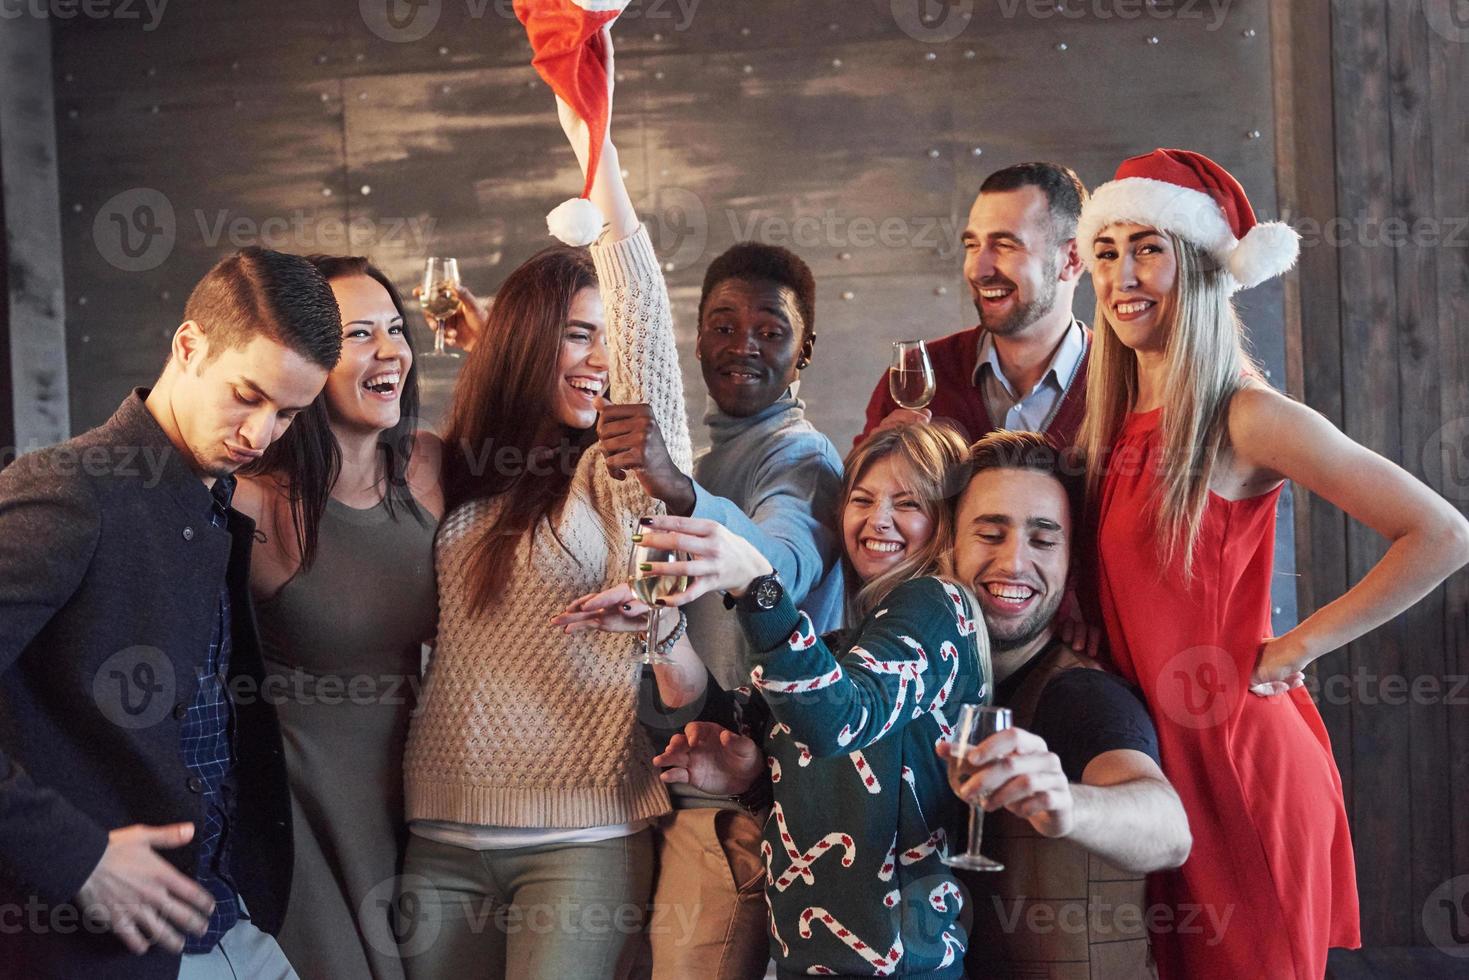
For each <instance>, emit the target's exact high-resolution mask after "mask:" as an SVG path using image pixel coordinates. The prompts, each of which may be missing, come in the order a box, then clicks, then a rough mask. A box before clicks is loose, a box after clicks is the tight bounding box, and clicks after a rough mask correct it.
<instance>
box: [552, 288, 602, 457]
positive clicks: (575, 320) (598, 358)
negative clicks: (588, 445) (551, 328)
mask: <svg viewBox="0 0 1469 980" xmlns="http://www.w3.org/2000/svg"><path fill="white" fill-rule="evenodd" d="M607 381H608V368H607V318H606V315H605V313H604V312H603V309H602V294H601V293H600V292H598V291H597V290H596V289H590V288H588V289H583V290H581V291H580V292H578V293H577V294H576V296H575V297H574V298H573V299H572V301H571V310H570V312H569V313H568V314H567V317H566V326H565V328H564V329H563V330H562V332H561V355H560V358H559V359H558V361H557V364H556V393H555V396H554V397H553V398H552V404H553V405H554V406H555V415H556V421H557V422H560V423H561V424H562V425H564V426H567V427H568V428H572V429H590V428H591V427H592V426H594V425H596V424H597V398H598V397H599V396H601V395H604V394H605V393H606V392H607Z"/></svg>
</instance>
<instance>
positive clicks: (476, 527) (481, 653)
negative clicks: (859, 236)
mask: <svg viewBox="0 0 1469 980" xmlns="http://www.w3.org/2000/svg"><path fill="white" fill-rule="evenodd" d="M609 50H610V46H609ZM610 73H611V72H610V65H609V75H610ZM563 124H564V125H565V126H566V127H567V129H568V135H570V136H572V138H573V143H575V135H574V132H573V129H574V127H575V126H576V121H575V120H574V119H569V118H568V115H567V114H566V113H565V112H563ZM584 166H585V162H584ZM595 173H596V177H595V180H594V182H593V189H592V194H591V197H592V201H593V202H594V203H595V204H597V205H598V207H599V208H600V209H601V210H602V212H603V214H605V215H606V216H607V217H608V219H609V228H608V229H607V231H606V232H605V233H604V234H603V236H602V238H601V240H600V241H599V242H597V243H596V244H594V245H592V247H591V250H590V255H588V253H587V252H586V251H585V250H582V249H574V248H569V247H564V246H560V247H555V248H550V249H547V250H545V251H543V252H541V253H540V254H538V255H536V256H534V257H532V258H531V259H530V260H528V261H527V262H526V263H525V264H524V265H522V266H521V267H520V268H518V269H517V270H516V271H515V272H513V273H512V274H511V275H510V277H509V278H508V279H507V280H506V282H505V284H504V286H503V287H502V288H501V289H500V291H499V292H498V294H497V295H496V298H495V303H494V306H493V308H492V309H491V311H490V315H489V322H488V324H487V326H486V329H485V333H484V336H483V339H481V340H480V342H479V345H478V346H477V347H476V349H475V350H474V352H473V353H472V355H471V357H470V359H469V361H468V362H467V364H466V365H465V367H464V371H463V375H462V376H461V378H460V381H459V384H458V387H457V389H456V391H455V399H454V405H453V407H452V409H451V415H450V423H449V426H448V431H447V432H446V434H445V439H444V442H445V497H446V501H445V503H446V515H447V516H446V518H445V520H444V522H443V525H442V527H441V529H440V533H439V537H438V541H437V545H436V552H435V565H436V569H437V573H438V582H439V596H440V598H439V627H438V643H437V647H436V649H435V652H434V656H433V659H432V661H431V663H430V664H429V668H428V672H427V676H426V679H425V685H424V691H423V700H422V705H421V709H420V711H419V714H418V715H417V717H416V718H415V719H414V722H413V726H412V729H411V732H410V735H409V741H408V750H407V757H406V760H405V766H404V769H405V782H406V791H407V809H408V819H409V821H410V831H411V836H410V841H409V845H408V850H407V855H406V859H405V867H404V875H403V886H402V891H403V894H402V896H401V897H400V902H399V905H400V911H401V913H402V916H403V919H404V922H403V927H402V937H401V941H402V946H403V949H402V952H403V958H404V964H405V966H406V968H407V972H408V975H409V977H410V978H440V977H452V978H456V980H458V978H463V977H469V976H485V975H487V974H488V975H490V976H504V975H506V974H507V973H508V974H509V975H513V976H516V977H546V978H552V977H554V978H562V977H569V976H585V977H612V976H616V975H618V973H619V972H620V970H621V969H622V966H621V964H622V963H623V962H624V961H625V958H626V956H628V955H631V953H630V950H629V949H628V947H629V945H630V944H629V943H628V940H629V939H630V938H632V937H635V936H636V935H637V933H638V931H639V930H640V928H641V925H642V919H643V914H644V908H645V906H646V903H647V901H648V896H649V893H650V889H651V880H652V873H653V867H652V865H653V853H652V844H651V842H650V831H649V830H648V825H649V822H650V821H651V820H652V818H655V817H658V816H660V815H662V814H664V813H667V812H668V811H669V809H670V807H669V801H668V794H667V792H666V790H665V789H664V787H663V784H662V783H661V782H660V780H659V778H658V773H657V771H656V770H655V769H654V767H653V765H652V763H651V759H652V757H653V755H654V751H655V750H654V748H653V747H652V746H650V745H649V744H648V742H647V740H646V737H645V736H644V735H643V733H642V730H641V728H640V726H639V725H638V722H637V717H636V715H637V698H638V682H639V675H640V671H641V666H640V664H639V662H638V659H637V657H636V656H635V654H634V644H633V643H632V642H630V641H629V639H628V638H627V637H625V636H624V637H619V636H616V635H612V634H605V633H583V634H580V635H577V636H570V637H568V636H566V635H564V634H563V633H562V632H561V631H560V630H558V629H556V628H554V627H553V626H551V625H550V623H549V620H550V618H551V617H552V616H553V615H554V614H555V613H556V612H557V611H558V610H560V609H561V608H563V607H564V606H566V605H567V603H569V602H570V601H571V600H572V599H574V598H575V597H576V596H579V595H582V594H584V593H587V592H590V591H596V590H598V589H602V588H605V587H606V586H607V585H609V584H611V583H612V582H614V581H616V580H618V579H624V580H625V578H626V563H627V558H628V552H629V549H630V548H631V547H632V542H631V538H632V535H633V533H634V530H635V527H636V524H637V518H638V516H639V515H640V514H642V513H644V512H646V511H647V510H648V509H650V507H651V504H650V501H649V500H648V498H647V497H646V496H645V494H644V493H643V491H642V488H641V486H640V484H639V483H638V481H637V480H635V479H632V478H624V479H620V480H619V479H617V478H616V477H615V476H614V475H613V474H614V472H616V475H617V476H625V474H623V473H621V472H619V471H617V463H618V462H619V454H618V453H617V452H612V453H610V454H609V453H607V452H604V448H603V447H602V446H601V445H600V444H597V443H595V439H596V432H595V429H594V426H595V424H596V421H597V414H598V408H599V407H600V406H601V405H603V404H605V403H604V402H603V401H602V396H603V395H604V394H606V395H607V397H608V398H610V400H611V401H612V402H614V403H619V404H621V403H643V404H647V405H649V406H650V407H651V410H652V412H653V414H654V416H655V417H656V419H657V422H658V425H659V428H660V429H661V430H662V431H663V433H664V437H665V439H666V441H667V443H668V448H669V452H670V454H671V455H672V457H673V460H674V462H675V463H676V464H677V465H678V466H680V467H681V468H683V469H686V470H687V469H688V468H689V467H690V466H691V464H692V460H691V455H692V453H691V449H690V443H689V431H688V422H687V420H686V418H685V415H684V399H683V386H682V382H681V376H680V373H679V365H678V357H677V354H676V351H675V349H674V338H673V325H672V320H671V318H670V315H669V304H668V293H667V289H666V287H665V285H664V282H663V277H662V274H661V272H660V270H659V265H658V262H657V260H656V257H655V256H654V254H653V249H652V245H651V244H650V242H649V240H648V234H647V231H646V229H644V228H643V227H642V226H641V225H640V224H639V223H638V220H637V217H636V215H635V213H634V211H633V208H632V204H631V202H630V200H629V199H628V195H627V191H626V189H625V187H624V186H623V182H622V177H621V171H620V164H619V161H618V157H617V152H616V149H615V148H614V147H613V145H612V143H611V141H610V139H609V140H608V141H607V142H606V144H605V145H604V146H603V148H602V152H601V161H600V164H598V165H596V169H595ZM609 389H610V392H609ZM665 619H666V620H673V619H674V617H671V616H670V617H665ZM669 625H670V626H672V625H673V624H672V623H670V624H669Z"/></svg>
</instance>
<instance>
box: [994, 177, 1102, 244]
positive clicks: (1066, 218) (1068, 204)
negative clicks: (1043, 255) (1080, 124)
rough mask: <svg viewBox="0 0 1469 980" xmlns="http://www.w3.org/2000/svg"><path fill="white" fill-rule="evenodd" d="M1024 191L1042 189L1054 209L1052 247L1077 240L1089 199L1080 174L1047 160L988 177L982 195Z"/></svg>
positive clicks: (1052, 215)
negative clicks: (1032, 188)
mask: <svg viewBox="0 0 1469 980" xmlns="http://www.w3.org/2000/svg"><path fill="white" fill-rule="evenodd" d="M1022 187H1038V188H1040V190H1041V193H1043V194H1045V195H1046V204H1047V205H1049V207H1050V209H1051V244H1053V245H1060V244H1061V243H1062V242H1064V241H1066V240H1067V239H1070V238H1075V237H1076V223H1077V221H1079V220H1080V219H1081V206H1082V205H1083V204H1085V203H1086V199H1087V193H1086V185H1085V184H1083V183H1082V182H1081V178H1080V177H1078V176H1076V171H1074V170H1072V169H1071V168H1070V167H1063V166H1061V164H1059V163H1049V162H1047V161H1045V160H1035V161H1031V162H1030V163H1017V164H1015V165H1014V166H1010V167H1005V168H1004V169H1003V170H996V171H995V172H994V173H992V174H990V175H989V176H988V177H986V178H985V179H984V183H983V184H980V185H979V192H980V193H981V194H987V193H989V192H991V191H1018V190H1020V189H1021V188H1022Z"/></svg>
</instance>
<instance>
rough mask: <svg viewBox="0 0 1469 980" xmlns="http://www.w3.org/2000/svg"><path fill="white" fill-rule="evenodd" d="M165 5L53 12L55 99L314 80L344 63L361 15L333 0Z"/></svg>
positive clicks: (208, 0)
mask: <svg viewBox="0 0 1469 980" xmlns="http://www.w3.org/2000/svg"><path fill="white" fill-rule="evenodd" d="M154 5H155V6H158V5H159V4H157V3H156V0H155V3H154ZM162 6H163V10H162V12H161V14H159V15H157V16H155V15H154V14H153V13H152V12H151V11H150V10H149V6H148V4H147V3H145V2H143V0H139V2H137V3H131V4H114V5H112V7H113V8H114V9H115V10H117V11H119V12H124V11H125V12H126V14H127V15H126V16H110V17H103V18H88V17H84V16H83V17H75V18H67V19H61V18H52V23H53V25H54V26H55V49H56V96H57V98H58V99H59V100H65V99H69V98H79V97H85V96H88V95H106V94H112V93H119V92H129V93H134V94H138V95H140V96H145V95H149V94H152V95H155V96H157V97H160V98H161V97H163V95H164V94H165V93H167V92H169V91H170V90H176V89H178V88H197V87H200V86H211V85H216V84H220V85H226V84H234V85H240V86H253V85H276V84H280V83H283V82H298V83H306V82H312V81H316V80H319V79H321V78H322V77H323V76H324V75H325V74H327V73H329V72H331V73H334V72H335V71H336V70H337V68H338V66H340V64H341V63H342V62H343V61H344V58H345V50H346V48H345V43H344V42H345V40H346V36H347V29H348V25H349V23H350V21H351V20H355V19H357V18H358V12H357V10H356V7H357V5H356V4H355V3H344V2H340V0H296V2H293V3H291V4H290V5H289V6H286V5H279V4H269V3H251V2H243V3H241V2H231V0H226V2H219V0H204V2H200V0H187V2H178V0H174V2H165V3H163V4H162ZM134 13H135V14H137V16H132V14H134Z"/></svg>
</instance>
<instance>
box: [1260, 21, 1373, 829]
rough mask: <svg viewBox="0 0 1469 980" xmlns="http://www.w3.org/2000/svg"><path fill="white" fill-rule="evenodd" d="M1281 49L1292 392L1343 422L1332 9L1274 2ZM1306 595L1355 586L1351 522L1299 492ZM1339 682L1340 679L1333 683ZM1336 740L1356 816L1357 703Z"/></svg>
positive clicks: (1329, 666)
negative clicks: (1295, 242) (1294, 268)
mask: <svg viewBox="0 0 1469 980" xmlns="http://www.w3.org/2000/svg"><path fill="white" fill-rule="evenodd" d="M1271 23H1272V32H1273V38H1272V44H1273V47H1274V49H1275V51H1276V56H1277V57H1276V85H1275V98H1276V132H1277V135H1278V138H1279V140H1280V141H1281V143H1280V145H1279V146H1278V147H1277V151H1276V159H1277V169H1278V170H1279V173H1280V187H1279V191H1280V205H1281V215H1282V217H1283V218H1284V220H1287V221H1290V222H1291V223H1292V224H1294V225H1296V226H1297V227H1299V228H1302V229H1303V230H1304V231H1305V232H1306V235H1305V237H1304V239H1303V241H1302V246H1301V259H1300V264H1299V267H1298V270H1299V271H1298V272H1297V273H1296V274H1295V275H1292V276H1289V277H1287V279H1286V287H1287V303H1286V311H1287V313H1286V329H1285V337H1286V344H1287V350H1286V360H1287V366H1286V367H1287V375H1288V376H1289V383H1288V385H1287V390H1288V391H1289V392H1290V393H1291V394H1292V395H1293V396H1295V397H1296V398H1299V399H1301V400H1302V401H1304V402H1305V403H1306V404H1308V405H1310V406H1312V407H1313V408H1315V409H1316V410H1317V411H1319V412H1321V413H1322V414H1323V415H1325V416H1326V417H1327V418H1328V419H1330V420H1331V421H1332V422H1333V423H1335V424H1336V425H1337V426H1338V427H1340V426H1341V425H1342V360H1341V300H1340V292H1339V290H1340V279H1339V275H1338V269H1337V249H1335V248H1334V247H1332V246H1330V245H1328V244H1326V243H1325V242H1324V240H1323V238H1322V236H1321V235H1319V234H1312V229H1320V228H1324V227H1327V225H1328V223H1329V222H1330V220H1331V219H1332V218H1333V217H1334V216H1335V215H1336V155H1335V147H1334V141H1335V130H1334V126H1333V121H1332V108H1333V99H1332V72H1331V16H1330V9H1329V7H1328V6H1327V5H1326V4H1324V3H1304V4H1303V3H1294V2H1288V0H1280V2H1278V3H1276V4H1274V5H1273V6H1272V20H1271ZM1295 514H1296V520H1295V530H1296V545H1297V546H1296V549H1295V554H1296V559H1297V560H1296V567H1297V568H1298V569H1299V573H1300V574H1299V577H1298V580H1297V595H1298V601H1299V604H1300V610H1299V612H1300V615H1301V617H1302V618H1304V617H1306V616H1309V615H1310V614H1311V613H1313V612H1315V611H1316V609H1318V608H1319V607H1320V606H1322V605H1325V604H1326V603H1327V602H1329V601H1330V600H1331V599H1333V598H1335V597H1336V596H1338V595H1341V594H1342V593H1343V592H1345V591H1346V589H1347V585H1348V582H1347V578H1346V564H1347V559H1346V517H1345V515H1343V514H1342V512H1341V511H1340V510H1338V509H1337V508H1335V507H1333V506H1331V505H1330V504H1328V503H1325V502H1323V501H1313V499H1312V496H1311V494H1309V493H1305V494H1296V495H1295ZM1347 667H1348V664H1347V657H1346V654H1345V652H1337V653H1333V654H1330V655H1328V656H1326V657H1324V658H1322V659H1321V660H1319V661H1317V663H1316V664H1314V665H1313V667H1312V674H1313V676H1314V678H1315V681H1316V685H1317V690H1321V691H1324V690H1330V689H1331V686H1332V685H1337V684H1339V683H1340V680H1339V678H1340V676H1341V675H1343V674H1344V673H1345V672H1346V670H1347ZM1333 678H1338V679H1336V680H1333ZM1318 706H1319V708H1320V710H1321V715H1322V718H1323V720H1324V721H1325V723H1326V727H1327V730H1328V731H1329V732H1330V733H1331V735H1332V742H1333V745H1334V747H1335V750H1336V752H1335V754H1336V762H1337V767H1338V768H1339V770H1340V771H1341V777H1342V784H1343V787H1344V789H1345V792H1346V798H1347V805H1348V808H1349V811H1350V807H1351V805H1352V800H1353V799H1354V793H1353V781H1352V773H1353V766H1352V751H1351V732H1352V727H1351V719H1352V704H1351V702H1350V701H1343V700H1340V699H1333V698H1318Z"/></svg>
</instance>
